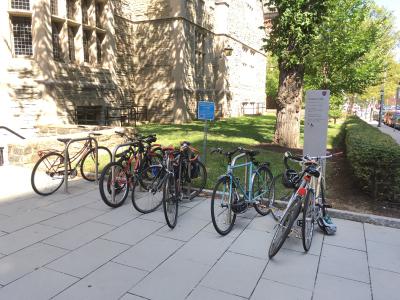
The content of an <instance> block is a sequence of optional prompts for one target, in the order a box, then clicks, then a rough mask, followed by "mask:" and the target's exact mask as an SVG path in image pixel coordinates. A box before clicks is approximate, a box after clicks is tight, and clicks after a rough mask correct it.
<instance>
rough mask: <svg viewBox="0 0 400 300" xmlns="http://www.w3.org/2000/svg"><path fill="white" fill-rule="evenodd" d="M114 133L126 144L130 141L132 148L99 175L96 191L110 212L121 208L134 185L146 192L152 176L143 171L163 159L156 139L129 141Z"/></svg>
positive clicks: (143, 138)
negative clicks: (112, 209)
mask: <svg viewBox="0 0 400 300" xmlns="http://www.w3.org/2000/svg"><path fill="white" fill-rule="evenodd" d="M116 133H117V134H118V135H120V136H121V137H124V138H125V140H126V141H131V142H132V144H131V145H130V146H129V147H128V149H126V150H124V151H123V152H121V153H118V154H117V155H116V157H117V158H118V160H117V161H113V162H110V163H109V164H107V165H106V166H105V167H104V169H103V171H102V173H101V175H100V179H99V191H100V196H101V199H102V200H103V202H104V203H105V204H106V205H108V206H110V207H112V208H116V207H120V206H121V205H123V203H124V202H125V200H126V198H127V196H128V194H129V189H131V190H132V191H133V193H134V189H135V186H136V183H139V185H140V186H141V187H142V188H144V189H145V190H147V189H148V181H149V180H151V177H152V175H151V174H148V173H145V172H144V171H145V170H146V168H147V167H148V166H150V165H152V164H157V163H159V161H160V160H161V159H162V156H161V155H160V153H159V151H161V146H160V145H159V144H153V143H154V142H155V141H156V140H157V138H156V135H154V134H153V135H148V136H137V137H136V138H132V137H129V136H127V135H126V134H125V133H124V132H118V131H116ZM113 175H114V178H113ZM113 189H114V194H113Z"/></svg>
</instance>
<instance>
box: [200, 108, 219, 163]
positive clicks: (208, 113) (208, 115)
mask: <svg viewBox="0 0 400 300" xmlns="http://www.w3.org/2000/svg"><path fill="white" fill-rule="evenodd" d="M197 118H198V119H199V120H204V121H205V122H204V139H203V158H202V161H203V163H204V164H205V163H206V157H207V154H206V153H207V133H208V121H213V120H214V118H215V104H214V102H210V101H199V104H198V109H197Z"/></svg>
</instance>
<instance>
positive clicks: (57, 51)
mask: <svg viewBox="0 0 400 300" xmlns="http://www.w3.org/2000/svg"><path fill="white" fill-rule="evenodd" d="M51 30H52V40H53V58H54V60H58V61H61V60H62V50H61V39H60V28H59V26H57V24H55V23H52V24H51Z"/></svg>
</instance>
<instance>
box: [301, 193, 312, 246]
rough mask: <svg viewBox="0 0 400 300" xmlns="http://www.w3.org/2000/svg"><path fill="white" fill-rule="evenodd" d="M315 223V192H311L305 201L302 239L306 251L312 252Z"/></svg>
mask: <svg viewBox="0 0 400 300" xmlns="http://www.w3.org/2000/svg"><path fill="white" fill-rule="evenodd" d="M314 221H315V195H314V192H313V191H311V190H309V191H308V192H307V195H306V198H305V201H304V208H303V222H302V226H301V237H302V240H303V248H304V250H305V251H308V250H310V247H311V243H312V238H313V235H314Z"/></svg>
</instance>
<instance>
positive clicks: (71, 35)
mask: <svg viewBox="0 0 400 300" xmlns="http://www.w3.org/2000/svg"><path fill="white" fill-rule="evenodd" d="M75 35H76V30H75V28H73V27H71V26H68V57H69V61H70V62H74V61H75Z"/></svg>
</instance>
